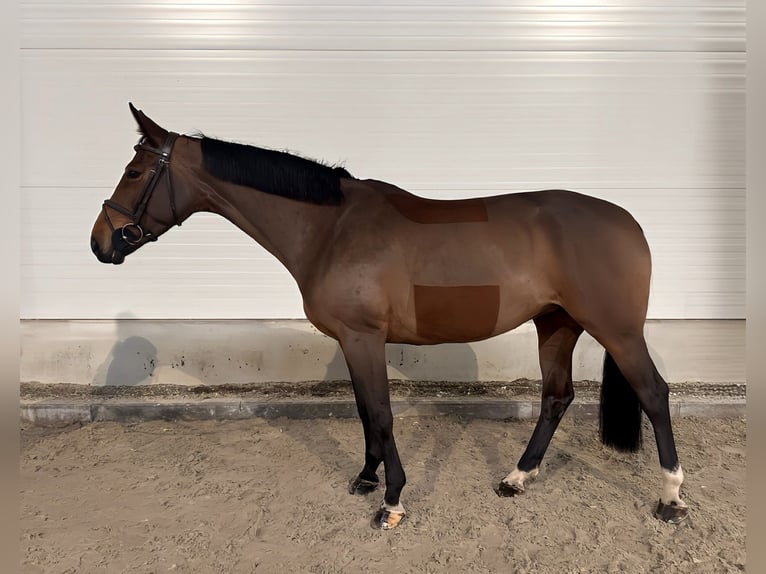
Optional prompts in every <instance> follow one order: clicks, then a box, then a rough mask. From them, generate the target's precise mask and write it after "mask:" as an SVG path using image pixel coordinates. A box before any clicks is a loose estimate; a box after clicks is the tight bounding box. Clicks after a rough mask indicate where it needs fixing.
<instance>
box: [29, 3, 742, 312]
mask: <svg viewBox="0 0 766 574" xmlns="http://www.w3.org/2000/svg"><path fill="white" fill-rule="evenodd" d="M304 4H305V5H302V6H301V5H293V4H291V5H285V4H282V3H280V2H269V1H259V2H251V3H249V4H247V5H245V4H235V3H230V2H215V3H214V2H191V1H186V2H174V1H162V2H160V1H155V2H148V3H145V4H141V5H137V4H135V3H133V2H127V1H117V0H113V1H106V2H95V1H84V0H68V1H66V2H58V3H53V4H52V3H49V2H37V1H34V0H24V1H23V2H22V5H21V13H22V28H21V41H22V47H23V50H22V61H21V75H22V129H23V142H22V158H23V165H22V202H21V205H22V252H21V255H22V269H21V280H22V296H21V315H22V318H26V319H37V318H48V319H51V318H59V319H112V318H119V317H124V318H142V319H150V318H159V319H175V318H178V319H188V318H196V319H208V318H221V319H226V318H298V317H302V316H303V315H302V310H301V304H300V299H299V295H298V291H297V289H296V288H295V286H294V285H293V282H292V279H291V278H290V277H289V275H288V274H287V272H286V271H284V270H283V269H282V268H281V267H280V266H279V264H278V263H277V262H276V261H275V260H273V259H272V258H271V257H270V256H269V255H268V254H267V253H265V251H263V250H262V249H260V248H259V247H258V246H257V245H255V244H253V243H252V241H251V240H250V239H249V238H247V237H245V236H244V235H243V234H242V233H241V232H239V231H238V230H236V229H234V228H233V227H232V226H231V225H230V224H228V223H227V222H225V221H223V220H221V219H218V218H215V217H212V216H202V215H200V216H195V217H194V218H192V220H190V221H189V222H188V224H185V225H184V227H183V228H182V229H177V230H173V231H172V232H170V233H168V234H167V235H166V236H165V237H163V239H162V240H161V241H159V242H158V243H156V244H153V245H150V246H148V247H146V248H144V249H142V250H141V251H140V252H139V253H137V254H135V255H133V256H131V257H130V258H129V259H128V261H127V262H126V263H125V264H124V265H123V266H121V267H111V266H105V265H102V264H99V263H97V262H96V260H95V258H94V257H93V256H92V254H91V253H90V250H89V245H88V240H89V231H90V228H91V225H92V223H93V220H94V219H95V217H96V215H97V214H98V211H99V208H100V205H101V201H102V199H103V198H105V197H107V196H109V195H110V194H111V191H112V187H113V186H114V184H115V183H116V182H117V180H118V179H119V176H120V173H121V171H122V168H123V166H124V164H125V163H126V162H127V161H128V160H129V158H130V157H131V156H132V153H133V152H132V149H131V146H132V144H133V143H135V140H136V134H135V126H134V124H133V120H132V118H131V116H130V114H129V112H128V109H127V102H128V101H133V102H134V103H136V104H137V105H138V106H139V107H141V108H143V109H144V110H145V111H146V112H147V113H148V114H149V115H150V116H151V117H153V118H154V119H155V120H157V121H158V122H159V123H160V124H162V125H164V126H165V127H168V128H170V129H174V130H178V131H187V132H189V131H192V130H194V129H200V130H203V131H204V132H206V133H208V134H210V135H214V136H218V137H223V138H228V139H234V140H239V141H246V142H250V143H254V144H256V145H261V146H265V147H275V148H280V149H285V148H287V149H290V150H296V151H300V152H302V153H304V154H307V155H309V156H312V157H316V158H321V159H324V160H327V161H330V162H336V161H341V162H343V163H345V165H346V167H347V168H348V169H349V170H350V171H351V172H352V173H354V174H355V175H357V176H359V177H374V178H377V179H384V180H388V181H391V182H392V183H396V184H398V185H400V186H402V187H405V188H407V189H410V190H411V191H414V192H418V193H421V194H423V195H428V196H430V197H444V198H451V197H466V196H476V195H484V194H496V193H502V192H508V191H519V190H528V189H539V188H549V187H565V188H570V189H576V190H579V191H582V192H585V193H591V194H594V195H598V196H600V197H604V198H606V199H609V200H612V201H614V202H616V203H619V204H621V205H623V206H624V207H626V208H627V209H629V210H630V211H631V212H632V213H633V214H634V215H635V216H636V217H637V219H638V220H639V221H640V223H641V224H642V226H643V227H644V229H645V231H646V234H647V236H648V238H649V241H650V244H651V246H652V249H653V255H654V261H655V271H654V277H653V285H652V287H653V293H652V299H651V306H650V317H653V318H660V319H671V318H683V319H719V318H735V319H736V318H743V317H744V301H745V296H744V276H745V268H744V242H745V229H744V219H745V191H744V128H745V116H744V79H745V75H744V67H745V53H744V1H737V0H720V1H712V0H679V1H675V2H672V3H658V2H642V1H638V0H632V1H631V0H621V1H617V0H614V1H607V2H601V3H598V4H599V6H598V7H597V6H593V4H594V3H592V2H584V1H582V2H578V1H571V2H566V3H562V2H553V1H542V2H511V1H506V2H502V1H487V0H484V1H480V2H475V3H473V2H472V3H468V2H457V1H450V0H439V1H434V2H430V1H423V0H421V1H419V2H415V3H413V2H405V1H400V2H394V3H386V6H378V5H377V4H378V3H377V2H362V1H359V2H351V1H343V0H340V1H334V2H333V3H332V4H333V7H332V8H327V7H323V6H322V5H321V3H319V2H307V3H304ZM562 5H565V6H566V7H564V8H562V7H561V6H562Z"/></svg>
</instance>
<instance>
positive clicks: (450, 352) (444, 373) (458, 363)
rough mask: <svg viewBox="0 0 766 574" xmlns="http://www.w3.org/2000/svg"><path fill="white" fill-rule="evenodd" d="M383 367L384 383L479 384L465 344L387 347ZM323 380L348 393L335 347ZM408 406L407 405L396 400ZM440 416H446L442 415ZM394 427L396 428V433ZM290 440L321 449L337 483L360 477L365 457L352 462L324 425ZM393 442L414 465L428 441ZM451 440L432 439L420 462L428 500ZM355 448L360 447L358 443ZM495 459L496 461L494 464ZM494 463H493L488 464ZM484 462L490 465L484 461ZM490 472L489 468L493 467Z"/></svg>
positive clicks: (344, 371) (473, 356)
mask: <svg viewBox="0 0 766 574" xmlns="http://www.w3.org/2000/svg"><path fill="white" fill-rule="evenodd" d="M386 364H387V366H388V375H389V378H390V379H391V378H395V379H396V378H399V379H401V378H404V379H408V380H414V381H416V380H431V381H434V380H437V381H441V380H448V381H456V380H458V381H464V382H475V381H476V380H478V376H479V373H478V362H477V359H476V353H475V352H474V350H473V349H472V348H471V346H470V345H468V344H446V345H434V346H429V347H427V348H425V347H417V346H412V345H399V344H388V345H387V346H386ZM323 379H324V380H330V381H348V385H349V389H350V388H351V382H350V376H349V372H348V367H347V366H346V361H345V358H344V356H343V352H342V351H341V349H340V346H338V347H337V349H336V352H335V354H334V355H333V358H332V359H331V360H330V362H329V363H328V364H327V367H326V370H325V375H324V377H323ZM399 400H403V401H404V402H408V401H409V400H410V399H407V398H404V399H399ZM444 414H447V413H446V412H445V413H444ZM461 422H462V428H463V431H465V429H466V425H465V422H464V421H461ZM270 423H271V424H273V425H275V426H280V428H282V426H281V424H280V423H278V422H276V421H270ZM396 426H397V425H396V424H395V428H396ZM358 430H359V436H360V437H361V436H362V434H363V433H362V425H361V422H359V425H358ZM288 433H290V436H291V438H292V439H294V440H296V441H298V442H300V443H301V444H303V445H304V446H305V447H306V448H307V449H308V450H310V451H316V449H317V448H318V446H317V445H321V449H322V454H324V455H326V456H327V457H328V458H332V459H333V462H329V460H328V462H326V464H327V466H328V470H330V471H332V472H338V473H340V472H345V473H347V474H348V476H340V475H339V477H338V478H339V479H341V480H351V479H352V478H353V477H354V476H356V473H358V472H359V471H361V469H362V466H363V464H364V452H363V450H362V449H360V451H359V453H358V454H356V456H353V455H352V453H350V452H349V451H348V449H346V448H344V447H343V445H341V444H340V442H339V441H338V440H337V439H336V438H335V437H333V436H331V435H330V434H329V432H328V430H327V425H316V426H315V427H314V428H312V432H311V434H310V435H307V434H304V433H303V432H302V431H300V430H297V429H295V430H293V429H292V428H291V429H290V430H288ZM398 434H400V436H399V437H397V442H398V443H399V444H400V446H399V451H400V454H401V456H402V458H403V459H404V460H405V461H406V460H408V459H409V460H412V461H414V460H418V459H421V457H420V456H419V455H420V454H421V453H422V452H423V450H424V449H425V448H426V447H425V445H426V444H427V441H421V440H417V437H415V436H412V435H411V433H403V434H402V433H398ZM454 439H455V437H437V439H436V440H435V441H434V445H433V448H432V450H431V453H430V454H429V455H427V458H424V459H423V464H424V465H425V475H424V476H425V479H424V482H425V489H426V491H425V494H430V493H431V492H432V490H433V485H434V484H435V483H436V482H437V481H438V479H439V476H440V474H441V468H442V465H443V464H444V461H446V460H447V459H448V458H449V455H450V453H451V451H452V450H453V448H454V446H455V442H456V441H455V440H454ZM359 444H360V445H361V444H363V442H362V441H360V442H359ZM496 458H497V457H496V456H495V459H496ZM493 460H494V459H493ZM488 462H489V461H488ZM493 466H494V465H493ZM381 470H382V471H383V472H379V475H380V477H381V481H382V480H383V477H384V476H385V474H384V473H385V469H384V467H382V466H381Z"/></svg>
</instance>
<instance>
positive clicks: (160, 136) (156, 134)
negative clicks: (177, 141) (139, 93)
mask: <svg viewBox="0 0 766 574" xmlns="http://www.w3.org/2000/svg"><path fill="white" fill-rule="evenodd" d="M128 106H129V107H130V111H131V113H132V114H133V117H134V118H135V119H136V123H137V124H138V131H139V132H140V133H141V134H142V135H144V136H146V138H147V139H148V140H150V141H152V142H154V143H155V144H156V145H158V146H160V145H162V142H164V141H165V138H166V137H167V135H168V132H167V130H166V129H165V128H162V127H160V126H158V125H157V124H156V123H154V122H153V121H152V120H151V119H150V118H149V116H147V115H146V114H145V113H144V112H142V111H141V110H139V109H137V108H136V107H135V106H134V105H133V103H132V102H129V103H128Z"/></svg>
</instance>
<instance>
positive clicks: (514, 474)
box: [503, 466, 540, 491]
mask: <svg viewBox="0 0 766 574" xmlns="http://www.w3.org/2000/svg"><path fill="white" fill-rule="evenodd" d="M538 474H540V469H539V468H533V469H532V470H530V471H529V472H525V471H523V470H519V467H518V466H517V467H515V468H514V469H513V470H512V471H511V473H510V474H509V475H508V476H506V477H505V478H504V479H503V482H504V483H505V484H508V485H510V486H513V487H515V488H516V489H517V490H519V491H523V490H524V482H525V481H526V480H527V479H531V478H535V477H536V476H537V475H538Z"/></svg>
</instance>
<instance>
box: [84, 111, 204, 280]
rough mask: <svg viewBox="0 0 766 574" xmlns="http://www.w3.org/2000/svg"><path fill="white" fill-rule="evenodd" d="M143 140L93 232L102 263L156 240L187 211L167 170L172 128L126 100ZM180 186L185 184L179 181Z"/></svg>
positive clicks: (116, 261)
mask: <svg viewBox="0 0 766 574" xmlns="http://www.w3.org/2000/svg"><path fill="white" fill-rule="evenodd" d="M130 111H131V112H133V117H135V119H136V122H138V129H139V131H140V133H141V136H142V137H141V140H140V141H139V142H138V144H137V145H136V146H135V147H134V148H133V149H134V150H135V152H136V153H135V155H134V156H133V159H132V160H130V163H128V165H127V166H126V167H125V172H124V173H123V175H122V178H121V179H120V182H119V183H118V184H117V188H116V189H115V190H114V193H113V194H112V197H110V198H109V199H107V200H106V201H104V204H103V207H102V209H101V213H100V214H99V216H98V219H96V223H95V225H94V226H93V231H92V232H91V237H90V245H91V249H92V250H93V253H94V254H95V255H96V257H97V258H98V260H99V261H101V262H103V263H114V264H115V265H118V264H120V263H122V262H123V261H124V260H125V256H126V255H128V254H130V253H132V252H133V251H135V250H136V249H138V248H139V247H141V246H142V245H144V244H145V243H147V242H149V241H155V240H156V239H157V238H158V237H159V236H160V235H162V234H163V233H165V231H167V230H168V229H170V228H171V227H173V226H174V225H181V221H182V220H183V218H184V217H185V216H186V217H188V215H189V209H188V206H185V205H181V204H180V203H179V201H181V200H183V197H182V195H183V194H178V193H177V185H174V183H176V184H177V181H175V180H176V179H177V176H176V177H175V178H174V175H171V163H172V162H171V156H172V152H173V147H174V144H175V143H176V139H177V138H178V137H179V136H178V134H176V133H174V132H169V131H167V130H166V129H163V128H161V127H160V126H158V125H157V124H156V123H154V122H153V121H152V120H151V119H149V118H148V117H147V116H146V114H144V113H143V112H142V111H141V110H138V109H136V108H135V107H134V106H133V104H130ZM181 187H183V186H181Z"/></svg>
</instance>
